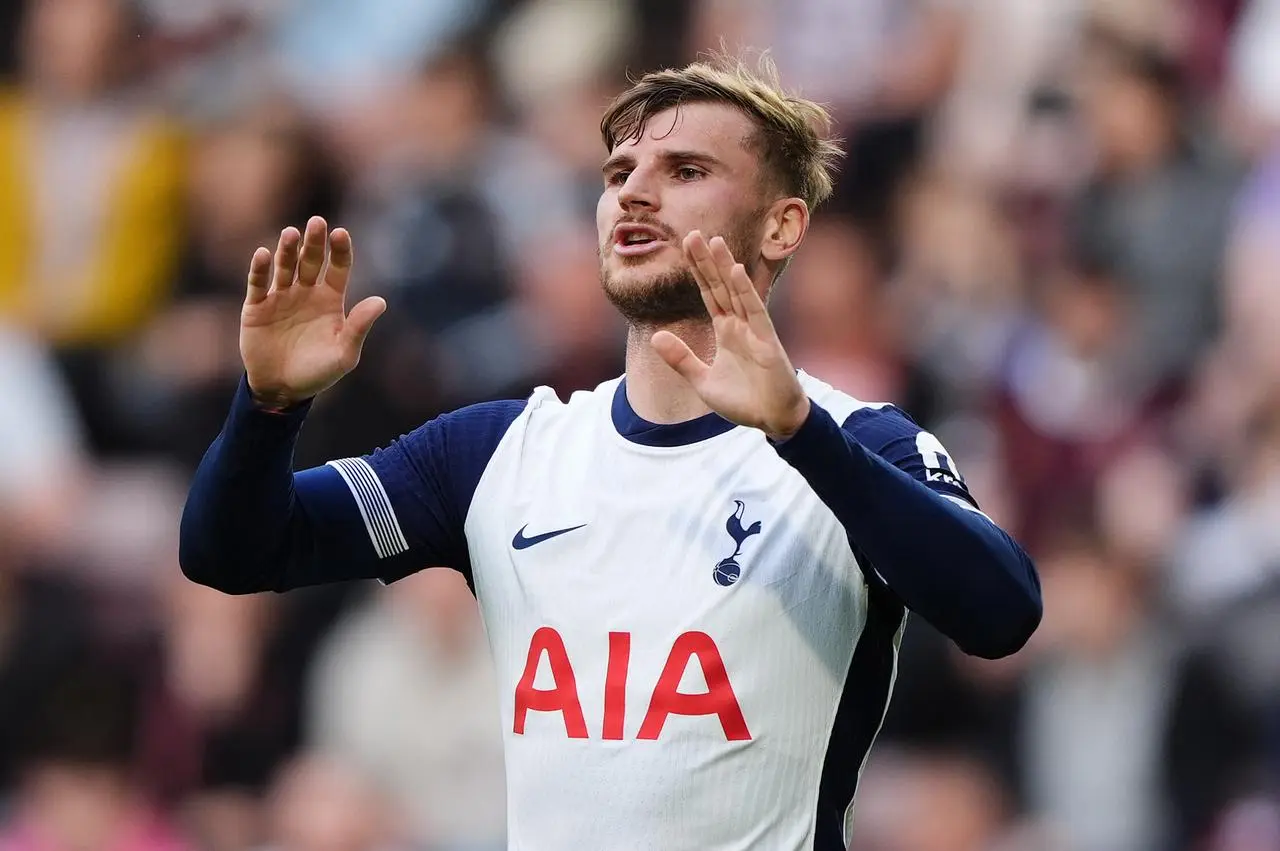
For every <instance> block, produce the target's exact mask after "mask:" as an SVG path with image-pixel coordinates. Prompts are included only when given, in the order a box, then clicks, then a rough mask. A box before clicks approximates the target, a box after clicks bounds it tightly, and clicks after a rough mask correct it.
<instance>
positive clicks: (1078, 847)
mask: <svg viewBox="0 0 1280 851" xmlns="http://www.w3.org/2000/svg"><path fill="white" fill-rule="evenodd" d="M721 39H723V40H724V43H725V44H727V45H728V46H729V47H730V48H735V47H737V46H739V45H747V46H752V47H756V48H766V47H767V48H770V49H771V50H772V52H773V55H774V57H775V59H776V60H777V61H778V63H779V65H780V66H781V68H782V71H783V72H784V74H785V76H786V79H787V81H788V82H789V83H790V84H792V85H794V86H798V87H799V88H801V90H802V91H803V92H804V93H805V94H807V95H809V96H811V97H814V98H817V99H819V100H822V101H824V102H826V103H828V104H829V105H830V106H831V107H832V109H833V110H834V113H835V115H836V116H837V119H838V122H839V128H840V133H841V135H842V136H843V137H844V138H846V139H847V140H848V141H849V147H850V151H851V156H850V157H849V159H848V161H847V163H846V164H845V167H844V169H843V171H842V175H841V178H840V181H839V189H838V193H837V197H836V198H835V200H834V201H833V202H832V203H831V205H830V207H829V208H827V209H825V210H824V211H823V212H822V213H821V215H820V216H819V217H818V219H817V221H816V222H815V224H814V227H813V230H812V232H811V234H810V236H809V238H808V241H807V242H806V245H805V248H804V250H803V251H802V252H801V254H800V256H799V259H798V260H797V262H796V263H795V265H794V266H793V267H792V269H791V270H790V271H789V273H788V274H787V276H786V277H785V279H784V281H783V283H782V284H781V286H780V288H779V290H778V293H777V296H776V298H775V300H774V309H775V312H776V315H777V317H778V321H779V323H780V326H781V328H782V330H783V333H784V339H785V341H786V342H787V344H788V346H789V349H790V351H791V353H792V355H793V359H794V360H795V361H796V362H797V363H798V365H800V366H802V367H804V368H806V369H808V370H809V371H811V372H813V373H815V374H818V375H820V376H822V377H824V378H826V379H827V380H829V381H831V382H833V383H835V384H836V385H838V386H840V387H841V388H842V389H844V390H846V391H849V392H851V393H853V394H855V395H857V396H859V397H862V398H866V399H876V400H891V401H894V402H897V403H898V404H900V405H901V406H903V407H904V408H906V409H907V410H908V411H909V412H910V413H911V414H912V415H914V416H915V417H916V418H917V420H919V421H920V422H921V423H922V424H924V425H926V426H927V427H929V428H931V429H933V430H935V431H936V432H937V433H938V435H939V436H940V437H941V439H942V440H943V442H944V443H946V444H947V445H948V446H949V447H950V448H951V449H952V451H953V453H954V454H955V455H956V456H957V457H958V458H959V459H960V464H961V470H962V472H963V473H965V474H966V476H967V478H968V480H969V483H970V487H971V489H972V490H973V492H974V494H975V495H976V496H977V498H978V499H979V501H980V502H981V504H982V505H983V506H984V507H985V508H986V510H987V511H988V512H989V513H990V514H991V515H992V516H993V517H994V518H996V519H997V520H998V521H1000V522H1002V523H1003V524H1006V526H1007V527H1008V528H1011V529H1013V530H1014V531H1016V533H1017V534H1018V536H1019V537H1020V538H1021V540H1022V541H1024V542H1025V543H1026V544H1027V546H1028V547H1029V548H1030V549H1031V550H1032V551H1033V553H1034V554H1035V556H1036V557H1037V559H1038V563H1039V566H1040V568H1041V571H1042V577H1043V582H1044V590H1045V599H1046V614H1045V619H1044V624H1043V626H1042V628H1041V629H1040V631H1039V633H1038V634H1037V635H1036V637H1035V638H1034V640H1033V641H1032V643H1031V645H1030V646H1028V647H1027V648H1026V649H1025V650H1024V651H1023V652H1021V653H1019V654H1017V656H1015V657H1013V658H1011V659H1008V660H1005V661H1002V662H998V663H986V662H979V661H976V660H971V659H965V658H962V657H961V656H959V655H958V654H957V653H956V652H954V651H953V650H951V649H950V648H949V647H948V646H946V645H945V644H944V643H943V642H942V641H940V640H939V638H938V637H937V636H936V635H935V634H934V633H932V632H931V630H930V629H929V628H928V627H927V626H926V625H924V624H921V623H919V622H918V621H916V622H913V624H912V626H911V627H910V628H909V629H908V632H907V636H906V641H905V646H904V650H903V660H902V665H901V669H900V676H899V680H898V688H897V694H896V697H895V700H894V704H893V707H892V709H891V711H890V713H889V717H888V719H887V722H886V726H885V729H884V731H883V733H882V735H881V738H880V742H879V744H878V747H877V749H876V751H875V752H874V756H873V759H872V761H871V763H870V764H869V765H868V767H867V769H866V773H865V775H864V779H863V788H862V792H861V796H860V803H859V820H858V831H857V837H856V839H855V842H854V844H853V846H852V847H853V848H854V849H856V850H857V851H996V849H1002V851H1041V849H1043V851H1055V850H1056V849H1061V851H1164V849H1169V851H1183V849H1185V850H1186V851H1192V850H1193V849H1194V851H1275V849H1280V805H1278V799H1277V793H1278V790H1280V784H1278V782H1277V778H1278V777H1280V337H1277V328H1280V0H1036V2H1026V0H643V2H641V0H635V2H630V3H627V2H613V0H529V2H515V0H362V2H359V3H354V2H342V0H139V2H136V3H128V2H126V0H27V2H21V0H5V2H0V73H3V74H4V79H5V83H4V87H3V89H2V90H0V847H3V848H4V849H6V851H161V849H163V851H185V849H207V851H244V850H245V849H267V848H270V849H280V851H381V850H382V849H387V851H391V849H406V851H408V849H421V851H437V849H441V851H443V849H449V851H463V849H468V850H469V851H478V849H493V848H497V847H499V846H500V844H501V812H502V787H501V784H502V765H501V753H500V742H499V737H498V733H499V730H498V728H497V721H496V712H497V709H496V706H497V701H498V700H499V695H498V694H497V693H496V690H495V688H494V685H493V683H492V682H491V680H490V678H489V673H488V669H487V667H486V662H485V651H484V647H483V641H482V639H481V638H480V636H479V634H478V632H477V621H476V616H475V609H474V605H473V603H472V602H471V600H470V599H469V595H468V593H467V591H466V589H465V587H464V586H463V585H462V583H461V582H460V581H457V579H456V577H453V576H452V575H449V574H447V573H444V572H442V571H428V572H424V573H423V574H420V575H418V576H415V577H413V578H411V579H409V580H406V581H404V582H402V583H398V584H396V585H394V586H392V587H390V588H388V589H381V588H377V587H367V586H364V585H359V586H356V585H353V586H350V587H331V588H321V589H313V590H309V591H304V592H298V593H294V594H290V595H287V596H284V597H275V598H272V597H254V598H231V597H225V596H221V595H219V594H217V593H215V592H212V591H208V590H206V589H203V588H200V587H197V586H194V585H192V584H190V583H188V582H186V581H184V580H183V579H182V577H181V575H180V573H179V571H178V567H177V564H176V555H175V553H176V544H175V538H176V530H177V521H178V515H179V512H180V509H181V505H182V501H183V497H184V493H185V490H184V488H185V482H186V479H187V477H188V476H189V475H190V473H191V471H192V469H193V466H194V465H195V464H196V463H197V462H198V460H199V457H200V454H201V452H202V451H203V449H204V448H205V446H206V445H207V444H208V442H209V441H210V440H211V439H212V437H213V436H214V435H215V434H216V432H217V430H218V428H219V425H220V423H221V419H222V416H223V414H224V412H225V410H226V406H227V403H228V401H229V398H230V393H231V390H232V388H233V387H234V384H235V382H236V380H237V378H238V376H239V362H238V353H237V347H236V322H237V310H238V302H239V300H240V298H241V290H242V287H243V281H244V273H245V269H246V264H247V262H248V258H249V256H250V254H251V253H252V250H253V249H254V247H256V246H257V245H259V244H268V245H274V239H275V237H276V235H277V234H278V233H279V229H280V228H281V227H282V226H283V225H285V224H297V225H301V224H302V223H303V222H304V220H305V217H306V216H307V215H309V214H312V213H321V214H324V215H326V216H328V217H329V219H330V221H331V223H333V224H342V225H344V226H346V227H348V228H350V230H351V231H352V233H353V235H354V237H355V241H356V248H357V277H356V281H355V283H354V284H353V286H354V288H355V289H356V290H357V291H358V295H361V296H363V295H365V294H369V293H379V294H381V295H384V296H386V297H387V299H388V301H389V302H390V305H391V310H390V312H389V314H388V315H387V316H386V317H384V318H383V319H382V320H380V322H379V324H378V326H377V327H376V328H375V330H374V333H373V335H372V338H371V340H370V342H369V345H368V348H367V351H366V356H365V358H364V361H363V363H362V364H361V366H360V368H359V369H358V370H357V372H356V373H355V374H353V375H352V376H350V377H349V378H347V379H346V380H345V381H344V382H342V384H341V385H339V387H338V388H336V389H335V390H334V391H333V392H331V393H328V394H326V395H325V396H324V397H323V398H322V400H321V401H320V402H319V403H318V404H317V405H316V408H315V411H314V414H313V415H312V417H311V418H310V420H309V423H308V426H307V428H306V429H305V431H304V436H303V440H302V445H301V447H300V450H299V458H298V461H299V463H300V464H304V465H309V464H314V463H318V462H321V461H323V460H325V459H327V458H330V457H335V456H342V455H349V454H356V453H360V452H363V451H366V450H368V449H370V448H372V447H373V446H375V445H379V444H381V443H384V442H385V441H386V440H387V439H389V438H390V437H392V436H394V435H396V434H398V433H401V432H403V431H407V430H409V429H411V428H413V427H414V426H416V425H417V424H419V423H420V422H422V421H423V420H425V419H427V418H429V417H430V416H432V415H434V414H436V413H438V412H440V411H443V410H445V409H448V408H452V407H455V406H458V405H463V404H466V403H469V402H473V401H476V400H481V399H489V398H494V397H498V396H504V395H511V394H523V393H524V392H526V391H527V390H528V389H529V388H530V387H531V386H533V385H534V384H537V383H551V384H553V385H554V386H556V387H557V388H558V389H559V390H560V391H561V392H562V393H567V392H568V391H570V390H572V389H574V388H577V387H586V386H590V385H592V384H594V383H595V382H597V381H599V380H602V379H604V378H607V377H610V376H612V375H614V374H616V373H617V372H618V371H619V370H620V368H621V362H620V355H621V346H620V343H621V334H622V328H621V327H620V325H619V323H618V321H617V320H616V318H615V317H614V316H613V314H612V311H611V308H610V307H609V306H608V305H607V303H606V302H605V301H604V299H603V298H602V297H601V295H600V293H599V287H598V282H597V273H596V260H595V257H594V243H593V237H594V232H593V230H592V212H593V209H594V202H595V197H596V194H597V192H598V186H599V174H598V165H599V162H600V160H601V157H602V150H601V147H600V142H599V136H598V133H597V121H598V117H599V114H600V111H601V108H602V106H603V105H604V103H605V102H606V101H607V100H608V98H609V97H610V96H611V95H612V94H613V93H615V92H616V91H617V90H618V89H619V88H620V87H621V86H622V85H623V83H624V80H625V74H626V72H627V71H628V70H630V71H632V72H639V71H643V70H645V69H649V68H654V67H658V66H661V65H667V64H673V63H681V62H683V61H685V60H687V59H688V58H690V57H692V56H693V55H694V54H695V53H696V52H697V51H698V50H700V49H703V48H707V47H715V46H717V45H718V44H719V43H720V42H721ZM938 567H939V569H946V565H939V566H938ZM854 768H855V767H852V766H851V767H850V770H854Z"/></svg>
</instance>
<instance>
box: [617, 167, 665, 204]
mask: <svg viewBox="0 0 1280 851" xmlns="http://www.w3.org/2000/svg"><path fill="white" fill-rule="evenodd" d="M618 206H620V207H622V209H624V210H627V211H631V210H636V209H642V210H649V211H653V210H657V209H658V208H659V207H660V206H661V203H660V201H659V199H658V192H657V190H656V187H655V186H654V183H653V180H652V179H651V178H650V177H649V176H648V175H647V174H646V173H645V172H644V171H643V170H642V169H639V168H637V169H636V170H635V171H633V172H631V173H630V174H629V175H627V179H626V182H625V183H623V184H622V188H621V189H619V190H618Z"/></svg>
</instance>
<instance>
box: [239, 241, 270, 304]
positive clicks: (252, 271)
mask: <svg viewBox="0 0 1280 851" xmlns="http://www.w3.org/2000/svg"><path fill="white" fill-rule="evenodd" d="M270 289H271V249H270V248H265V247H264V248H259V249H258V250H257V251H255V252H253V259H252V260H250V261H249V291H248V292H247V293H245V297H244V303H245V304H258V303H259V302H262V301H266V298H267V292H268V291H269V290H270Z"/></svg>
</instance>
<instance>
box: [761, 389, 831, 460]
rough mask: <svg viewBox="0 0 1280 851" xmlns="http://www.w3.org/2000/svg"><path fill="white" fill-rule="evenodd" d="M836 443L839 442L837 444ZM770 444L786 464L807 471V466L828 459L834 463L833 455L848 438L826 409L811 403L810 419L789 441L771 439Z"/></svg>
mask: <svg viewBox="0 0 1280 851" xmlns="http://www.w3.org/2000/svg"><path fill="white" fill-rule="evenodd" d="M832 441H838V443H833V442H832ZM769 444H770V445H771V446H773V448H774V449H776V450H777V452H778V454H779V455H780V456H782V459H783V460H784V461H787V462H788V463H790V464H791V465H792V466H794V467H797V468H800V469H804V468H805V467H806V466H807V465H809V464H813V463H818V464H821V463H823V459H824V457H825V458H826V459H827V461H828V462H829V461H830V457H831V456H830V453H831V451H832V449H833V448H835V447H836V446H842V445H843V444H844V439H843V437H842V435H841V432H840V426H839V424H838V423H836V421H835V420H834V419H832V417H831V414H830V413H828V412H827V410H826V409H825V408H823V407H822V406H821V405H819V404H818V403H817V402H814V401H813V400H812V399H810V400H809V416H807V417H805V420H804V423H803V424H802V425H801V426H800V428H799V430H797V431H796V433H795V434H793V435H791V436H790V437H788V438H787V439H785V440H773V439H772V438H769Z"/></svg>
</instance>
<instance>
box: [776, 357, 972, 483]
mask: <svg viewBox="0 0 1280 851" xmlns="http://www.w3.org/2000/svg"><path fill="white" fill-rule="evenodd" d="M799 377H800V384H801V386H802V387H804V389H805V392H806V393H807V394H808V396H809V398H810V399H812V400H813V401H814V403H816V404H817V405H819V406H820V407H821V408H823V409H824V410H825V411H826V412H827V413H829V414H830V415H831V418H832V419H834V420H835V421H836V422H837V423H839V425H840V427H841V429H843V430H844V432H845V433H846V434H848V435H849V436H851V437H852V438H853V439H854V440H856V441H858V443H860V444H862V445H863V446H864V447H866V448H867V449H868V450H869V451H871V452H874V453H875V454H876V455H879V456H880V457H881V458H884V459H885V460H886V461H888V462H889V463H891V464H893V465H894V466H896V467H898V468H899V469H901V470H904V471H905V472H907V473H910V474H911V475H912V476H913V477H914V478H916V479H918V480H920V481H922V482H924V483H926V484H928V485H930V486H931V487H933V488H934V489H935V490H940V491H944V492H948V493H951V494H952V495H956V496H961V497H963V498H964V499H965V500H966V501H969V502H972V501H973V497H972V496H971V495H970V494H969V492H968V489H967V487H966V486H965V483H964V479H963V477H962V476H961V475H960V472H959V470H958V469H957V466H956V462H955V460H954V459H953V458H952V457H951V453H950V452H948V451H947V449H946V447H944V446H943V445H942V442H941V441H940V440H938V438H937V437H935V436H934V435H933V433H932V432H929V431H927V430H926V429H924V428H922V427H921V426H920V425H919V424H918V423H917V422H916V421H915V420H914V419H912V418H911V415H910V414H908V413H907V412H906V411H904V410H902V409H901V408H899V407H898V406H896V405H894V404H892V403H890V402H866V401H863V400H861V399H857V398H855V397H853V396H850V395H849V394H847V393H844V392H842V391H840V390H837V389H835V388H834V387H832V386H831V385H830V384H827V383H826V382H824V381H821V380H819V379H817V378H814V377H813V376H811V375H808V374H807V373H804V372H803V371H801V372H800V374H799Z"/></svg>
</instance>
